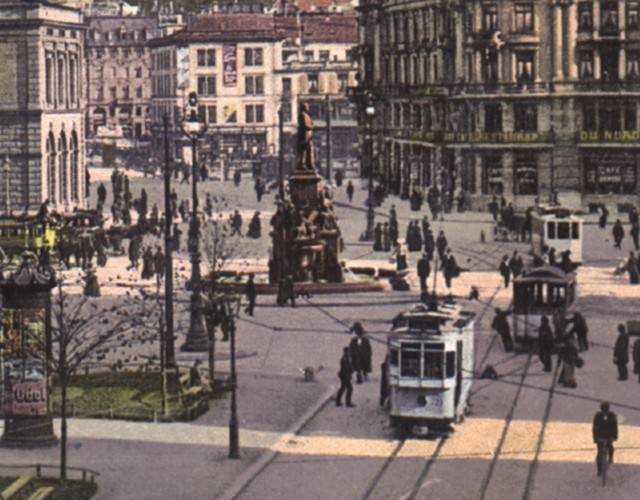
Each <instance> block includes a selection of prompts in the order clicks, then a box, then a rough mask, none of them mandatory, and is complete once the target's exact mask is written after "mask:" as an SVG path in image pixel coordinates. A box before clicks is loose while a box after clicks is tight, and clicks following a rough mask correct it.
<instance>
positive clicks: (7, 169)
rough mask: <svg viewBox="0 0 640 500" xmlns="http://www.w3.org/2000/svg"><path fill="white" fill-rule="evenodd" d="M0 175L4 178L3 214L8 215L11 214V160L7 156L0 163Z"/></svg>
mask: <svg viewBox="0 0 640 500" xmlns="http://www.w3.org/2000/svg"><path fill="white" fill-rule="evenodd" d="M2 175H3V177H4V183H5V184H4V213H5V215H9V213H10V212H11V160H10V159H9V155H7V156H5V157H4V161H3V162H2Z"/></svg>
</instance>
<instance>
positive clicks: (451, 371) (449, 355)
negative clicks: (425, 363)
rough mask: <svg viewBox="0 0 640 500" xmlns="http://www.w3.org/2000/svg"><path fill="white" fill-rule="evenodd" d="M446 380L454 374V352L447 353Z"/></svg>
mask: <svg viewBox="0 0 640 500" xmlns="http://www.w3.org/2000/svg"><path fill="white" fill-rule="evenodd" d="M446 368H447V378H451V377H453V376H455V374H456V353H455V352H454V351H449V352H447V363H446Z"/></svg>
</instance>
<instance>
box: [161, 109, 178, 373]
mask: <svg viewBox="0 0 640 500" xmlns="http://www.w3.org/2000/svg"><path fill="white" fill-rule="evenodd" d="M162 123H163V126H164V258H165V271H164V273H165V274H164V302H165V305H164V314H165V321H164V326H165V327H164V337H165V342H164V348H165V349H164V351H165V354H164V362H165V365H168V366H172V367H173V366H175V364H176V354H175V342H174V338H173V241H172V238H171V224H172V222H173V213H172V211H171V159H170V158H169V154H170V153H169V117H168V116H167V115H166V114H165V115H164V116H163V117H162Z"/></svg>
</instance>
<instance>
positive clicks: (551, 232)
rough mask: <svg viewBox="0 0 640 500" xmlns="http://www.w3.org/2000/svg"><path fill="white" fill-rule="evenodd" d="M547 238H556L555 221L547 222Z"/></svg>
mask: <svg viewBox="0 0 640 500" xmlns="http://www.w3.org/2000/svg"><path fill="white" fill-rule="evenodd" d="M547 238H548V239H550V240H555V239H556V223H555V222H551V221H549V222H547Z"/></svg>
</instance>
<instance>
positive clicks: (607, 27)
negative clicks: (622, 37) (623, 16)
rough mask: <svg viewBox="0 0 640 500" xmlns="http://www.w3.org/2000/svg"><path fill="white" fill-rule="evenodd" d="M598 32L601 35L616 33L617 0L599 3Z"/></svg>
mask: <svg viewBox="0 0 640 500" xmlns="http://www.w3.org/2000/svg"><path fill="white" fill-rule="evenodd" d="M600 33H601V34H603V35H607V34H609V35H615V34H617V33H618V2H601V3H600Z"/></svg>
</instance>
